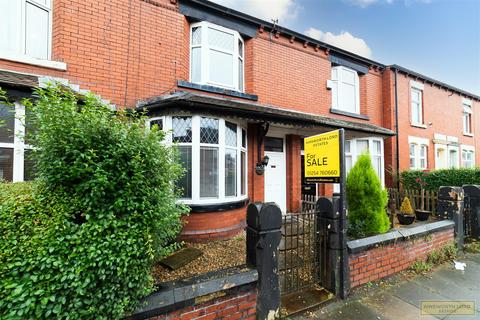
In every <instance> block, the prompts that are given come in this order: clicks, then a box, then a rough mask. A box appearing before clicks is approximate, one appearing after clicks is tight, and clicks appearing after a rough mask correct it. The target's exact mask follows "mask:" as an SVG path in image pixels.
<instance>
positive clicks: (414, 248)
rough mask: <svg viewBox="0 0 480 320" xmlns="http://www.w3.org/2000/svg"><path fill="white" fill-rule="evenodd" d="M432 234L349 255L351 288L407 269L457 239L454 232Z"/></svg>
mask: <svg viewBox="0 0 480 320" xmlns="http://www.w3.org/2000/svg"><path fill="white" fill-rule="evenodd" d="M430 235H431V237H430ZM430 235H429V236H428V237H422V236H420V237H418V238H414V239H408V240H406V241H399V242H396V243H391V244H386V245H384V246H379V247H376V248H372V249H367V250H366V251H364V252H361V253H356V254H350V257H349V263H350V282H351V287H352V288H353V287H356V286H359V285H361V284H364V283H367V282H369V281H374V280H378V279H381V278H384V277H387V276H390V275H393V274H395V273H397V272H400V271H402V270H405V269H407V268H408V267H410V266H411V265H412V264H413V263H414V262H415V261H417V260H422V261H425V260H426V258H427V255H428V254H429V253H430V252H432V251H434V250H437V249H440V248H442V247H444V246H446V245H447V244H449V243H451V242H452V241H453V239H454V234H453V229H448V230H443V231H439V232H435V233H432V234H430Z"/></svg>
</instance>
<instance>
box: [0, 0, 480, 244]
mask: <svg viewBox="0 0 480 320" xmlns="http://www.w3.org/2000/svg"><path fill="white" fill-rule="evenodd" d="M0 9H1V10H2V12H4V19H2V20H1V21H0V30H8V32H3V33H0V86H1V87H3V88H4V89H7V90H8V95H9V96H10V99H11V100H12V101H15V109H16V111H15V113H16V116H17V117H15V115H13V114H12V113H8V112H6V107H4V106H3V107H1V108H2V109H0V117H1V118H2V120H5V123H6V126H5V127H4V128H2V129H0V177H1V178H3V179H5V180H8V181H23V180H28V179H29V178H30V177H31V170H32V169H31V168H32V163H31V160H30V159H29V158H28V157H25V154H27V153H28V150H29V148H30V146H29V145H28V143H26V142H24V141H23V139H22V138H21V135H22V133H23V132H24V131H25V130H27V131H28V130H29V128H28V114H27V115H26V121H20V120H19V119H17V118H22V117H24V115H25V109H24V107H23V106H22V105H21V103H20V98H22V97H28V96H29V95H30V94H31V92H32V88H33V87H35V86H39V85H43V84H45V83H47V82H49V81H52V80H56V81H60V82H62V83H63V84H65V85H69V86H70V87H71V88H72V89H74V90H77V91H79V92H85V91H89V90H90V91H92V92H95V93H97V94H99V95H100V96H102V97H103V98H104V99H108V102H109V103H111V104H112V106H115V107H116V108H119V109H122V108H136V109H139V110H144V109H145V110H147V111H148V114H149V116H150V117H151V124H152V125H153V124H156V125H158V126H159V127H161V128H162V129H164V130H167V131H168V132H170V133H169V135H168V140H169V142H171V143H175V144H177V145H178V148H179V151H180V155H181V161H182V163H183V164H184V166H185V168H186V174H185V176H184V177H183V179H182V180H181V181H179V182H178V185H179V186H181V187H182V189H183V195H182V199H181V201H182V202H184V203H186V204H188V205H189V206H190V208H191V214H190V215H189V216H188V217H186V218H185V219H186V220H188V224H186V226H185V228H184V230H183V232H182V237H183V238H184V239H187V240H191V241H203V240H208V239H222V238H228V237H231V236H233V235H235V234H236V233H238V232H239V231H241V230H243V229H244V227H245V211H246V205H247V203H248V202H250V201H274V202H276V203H277V204H278V205H279V206H280V208H281V209H282V211H284V212H287V211H289V212H293V211H298V210H299V208H300V200H301V196H302V193H306V194H315V195H317V194H327V195H328V194H331V193H332V192H334V191H335V189H336V188H337V186H333V185H328V184H325V185H321V184H319V185H306V184H303V183H302V170H303V169H302V163H303V161H302V154H303V151H302V146H303V143H302V139H303V138H304V137H306V136H310V135H314V134H318V133H322V132H326V131H329V130H334V129H337V128H344V129H345V130H346V137H347V140H348V141H347V143H346V146H345V149H346V154H345V155H346V160H347V161H346V164H347V170H348V169H349V168H351V166H352V165H353V164H354V163H355V161H356V159H357V157H358V155H360V154H361V153H362V152H364V151H366V150H369V152H370V154H371V156H372V161H373V164H374V167H375V170H376V172H377V174H378V175H379V177H380V179H381V181H382V183H384V184H385V185H389V184H391V183H392V181H391V179H390V178H389V175H388V173H387V172H388V170H389V168H394V169H395V168H397V169H407V168H409V167H412V168H428V169H433V168H440V167H449V166H465V167H471V166H474V165H475V164H476V163H477V164H478V163H480V155H479V154H478V153H475V148H477V147H479V146H480V142H479V140H478V138H477V137H476V135H478V132H475V126H477V127H478V123H479V122H480V111H479V106H480V97H478V96H476V95H473V94H471V93H468V92H465V91H462V90H460V89H456V88H454V87H452V86H449V85H446V84H443V83H441V82H439V81H436V80H433V79H430V78H428V77H425V76H422V75H420V74H417V73H415V72H413V71H409V70H407V69H405V68H402V67H399V66H396V65H393V66H388V65H384V64H382V63H380V62H377V61H373V60H369V59H366V58H363V57H361V56H358V55H355V54H353V53H350V52H347V51H345V50H342V49H339V48H336V47H334V46H331V45H329V44H326V43H324V42H320V41H317V40H315V39H312V38H309V37H307V36H305V35H303V34H300V33H298V32H295V31H293V30H289V29H286V28H284V27H281V26H278V25H274V24H272V23H270V22H266V21H263V20H260V19H257V18H255V17H252V16H249V15H246V14H243V13H241V12H237V11H235V10H231V9H229V8H225V7H223V6H220V5H218V4H215V3H212V2H209V1H206V0H131V1H126V0H111V1H108V2H107V1H94V2H85V1H80V0H42V1H40V0H18V1H8V2H7V1H3V2H1V3H0ZM25 123H26V126H27V128H26V129H25ZM397 138H398V140H397ZM409 151H410V152H409ZM454 152H456V154H454ZM409 153H410V157H409Z"/></svg>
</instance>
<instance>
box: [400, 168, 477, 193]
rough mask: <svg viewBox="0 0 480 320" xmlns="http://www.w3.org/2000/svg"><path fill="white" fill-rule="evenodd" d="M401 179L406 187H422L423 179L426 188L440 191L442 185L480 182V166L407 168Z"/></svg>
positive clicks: (458, 185) (459, 185) (401, 174)
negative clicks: (426, 168)
mask: <svg viewBox="0 0 480 320" xmlns="http://www.w3.org/2000/svg"><path fill="white" fill-rule="evenodd" d="M400 179H401V182H402V185H403V187H404V188H405V189H420V184H419V182H421V181H423V182H424V185H425V186H424V188H425V189H426V190H430V191H438V188H440V187H441V186H457V187H461V186H463V185H465V184H480V168H476V169H464V168H462V169H441V170H434V171H430V172H424V171H421V170H407V171H403V172H401V173H400Z"/></svg>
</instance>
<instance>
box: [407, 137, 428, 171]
mask: <svg viewBox="0 0 480 320" xmlns="http://www.w3.org/2000/svg"><path fill="white" fill-rule="evenodd" d="M429 146H430V142H429V140H428V139H425V138H419V137H412V136H409V137H408V151H409V159H410V163H409V166H410V169H414V170H426V169H427V168H428V147H429ZM412 147H413V154H412V149H411V148H412ZM422 150H423V151H424V152H423V155H422ZM412 160H413V166H412ZM422 160H423V165H422Z"/></svg>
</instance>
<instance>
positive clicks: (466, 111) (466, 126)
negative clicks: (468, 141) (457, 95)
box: [462, 99, 473, 136]
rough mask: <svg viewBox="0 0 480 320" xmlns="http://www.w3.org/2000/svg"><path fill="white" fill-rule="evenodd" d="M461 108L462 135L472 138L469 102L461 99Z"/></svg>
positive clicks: (471, 116)
mask: <svg viewBox="0 0 480 320" xmlns="http://www.w3.org/2000/svg"><path fill="white" fill-rule="evenodd" d="M462 106H463V113H462V122H463V134H464V135H466V136H473V111H472V110H473V108H472V102H471V101H470V100H467V99H463V101H462Z"/></svg>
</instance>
